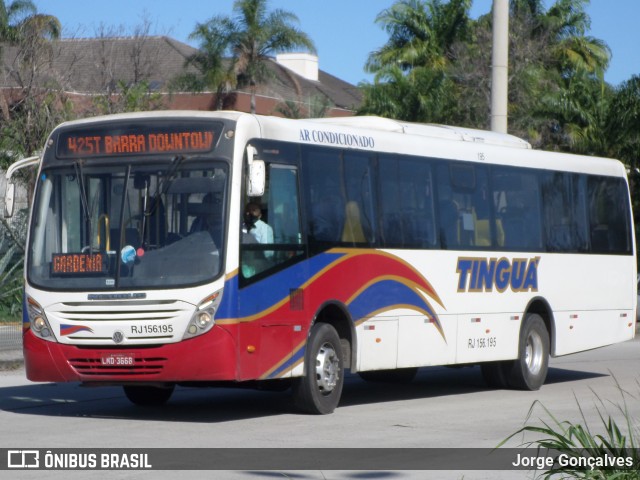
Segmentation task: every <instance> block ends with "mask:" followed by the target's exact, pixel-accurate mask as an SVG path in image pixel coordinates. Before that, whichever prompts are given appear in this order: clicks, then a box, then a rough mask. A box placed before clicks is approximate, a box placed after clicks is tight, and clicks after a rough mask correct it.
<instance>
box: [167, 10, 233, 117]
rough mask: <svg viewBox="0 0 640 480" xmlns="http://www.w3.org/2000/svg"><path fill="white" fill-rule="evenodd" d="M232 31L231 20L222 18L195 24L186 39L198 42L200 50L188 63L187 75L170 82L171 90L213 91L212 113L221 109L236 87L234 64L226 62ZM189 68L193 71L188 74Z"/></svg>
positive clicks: (227, 60) (186, 65)
mask: <svg viewBox="0 0 640 480" xmlns="http://www.w3.org/2000/svg"><path fill="white" fill-rule="evenodd" d="M233 29H234V27H233V24H232V22H231V20H230V19H229V18H228V17H223V16H217V17H214V18H212V19H210V20H209V21H208V22H206V23H199V24H197V25H196V29H195V30H194V31H193V32H192V33H191V35H190V37H189V38H190V39H191V40H197V41H198V42H199V49H198V51H197V52H196V53H195V54H193V55H192V56H191V57H190V58H189V59H187V62H186V64H185V67H186V68H185V70H186V71H185V72H184V73H183V74H182V75H180V76H179V77H178V78H177V79H176V80H175V81H174V82H173V85H172V87H173V88H174V89H179V90H187V91H195V92H200V91H205V90H210V91H214V92H215V93H216V105H215V109H216V110H220V109H222V108H223V107H224V100H225V96H226V95H227V94H228V93H229V92H230V91H231V90H232V89H233V87H235V86H236V84H237V78H236V75H235V72H234V70H233V63H232V62H231V61H230V60H229V59H228V58H226V54H227V53H228V52H229V50H230V45H231V44H230V42H231V39H230V38H229V34H230V32H232V31H233ZM189 67H192V68H193V69H195V71H190V70H189Z"/></svg>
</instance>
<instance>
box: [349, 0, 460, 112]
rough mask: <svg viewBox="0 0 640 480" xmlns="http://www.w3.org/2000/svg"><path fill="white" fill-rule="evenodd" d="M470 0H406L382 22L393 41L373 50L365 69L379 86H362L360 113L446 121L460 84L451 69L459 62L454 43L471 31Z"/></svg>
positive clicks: (381, 18) (379, 20) (380, 19)
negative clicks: (456, 86) (455, 80)
mask: <svg viewBox="0 0 640 480" xmlns="http://www.w3.org/2000/svg"><path fill="white" fill-rule="evenodd" d="M470 5H471V2H470V1H469V0H451V1H450V2H448V3H444V2H443V1H441V0H427V1H422V0H400V1H398V2H396V3H395V4H394V5H392V6H391V7H390V8H389V9H386V10H384V11H382V12H381V13H380V14H379V15H378V17H377V18H376V22H377V23H378V24H380V25H381V26H382V28H383V29H384V30H385V31H386V32H387V33H388V34H389V40H388V41H387V43H386V44H385V45H383V46H382V47H381V48H380V49H379V50H377V51H375V52H373V53H371V54H370V55H369V58H368V60H367V63H366V65H365V68H366V69H367V70H368V71H369V72H371V73H374V74H375V79H374V83H373V84H368V83H364V84H362V85H361V87H362V89H363V92H364V101H363V105H362V107H361V109H360V110H359V113H360V114H376V115H383V116H388V117H392V118H397V119H403V120H410V121H421V122H429V121H445V120H446V119H450V118H451V116H450V112H451V110H450V107H452V106H453V105H452V99H453V98H454V96H455V85H454V83H453V82H452V81H451V78H450V77H449V76H448V75H447V69H448V68H449V67H450V66H451V64H452V63H453V62H455V52H454V50H453V46H454V45H455V44H456V42H459V41H463V40H467V39H468V38H469V33H470V25H471V23H470V22H471V21H470V19H469V9H470Z"/></svg>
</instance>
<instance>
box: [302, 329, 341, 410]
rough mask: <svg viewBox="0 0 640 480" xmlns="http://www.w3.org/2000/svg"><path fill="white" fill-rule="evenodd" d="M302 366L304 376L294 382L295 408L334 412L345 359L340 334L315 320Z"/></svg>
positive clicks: (339, 391)
mask: <svg viewBox="0 0 640 480" xmlns="http://www.w3.org/2000/svg"><path fill="white" fill-rule="evenodd" d="M305 367H306V373H305V375H304V376H303V377H300V378H297V379H295V381H294V383H293V399H294V403H295V405H296V407H298V408H299V409H300V410H302V411H305V412H308V413H313V414H321V415H324V414H327V413H331V412H333V411H334V410H335V408H336V407H337V406H338V403H339V402H340V395H341V394H342V386H343V384H344V361H343V358H342V347H341V345H340V337H339V336H338V333H337V332H336V330H335V328H333V327H332V326H331V325H329V324H328V323H317V324H315V325H314V326H313V328H312V329H311V334H310V335H309V341H308V342H307V348H306V352H305Z"/></svg>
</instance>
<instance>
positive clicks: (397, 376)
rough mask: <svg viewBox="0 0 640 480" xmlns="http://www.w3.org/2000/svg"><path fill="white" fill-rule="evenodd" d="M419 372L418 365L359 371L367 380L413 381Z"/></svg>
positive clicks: (361, 376) (387, 381)
mask: <svg viewBox="0 0 640 480" xmlns="http://www.w3.org/2000/svg"><path fill="white" fill-rule="evenodd" d="M417 373H418V368H417V367H411V368H397V369H395V370H372V371H367V372H358V375H360V378H362V379H363V380H366V381H367V382H386V383H411V381H412V380H413V379H414V378H415V376H416V374H417Z"/></svg>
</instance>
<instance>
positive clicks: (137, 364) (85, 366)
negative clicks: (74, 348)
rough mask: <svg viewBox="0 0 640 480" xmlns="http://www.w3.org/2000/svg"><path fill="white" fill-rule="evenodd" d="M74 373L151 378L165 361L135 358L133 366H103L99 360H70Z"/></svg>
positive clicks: (156, 358)
mask: <svg viewBox="0 0 640 480" xmlns="http://www.w3.org/2000/svg"><path fill="white" fill-rule="evenodd" d="M68 362H69V365H71V366H72V367H73V368H74V370H75V371H76V372H78V374H80V375H84V376H95V377H99V376H113V375H117V376H127V375H131V376H133V375H136V376H140V375H145V376H153V375H158V374H160V373H161V372H162V369H163V368H164V366H165V364H166V362H167V359H166V358H164V357H146V358H136V359H135V360H134V364H133V365H127V366H122V365H103V364H102V360H101V359H100V358H70V359H69V360H68Z"/></svg>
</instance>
